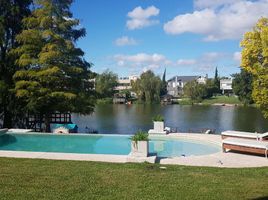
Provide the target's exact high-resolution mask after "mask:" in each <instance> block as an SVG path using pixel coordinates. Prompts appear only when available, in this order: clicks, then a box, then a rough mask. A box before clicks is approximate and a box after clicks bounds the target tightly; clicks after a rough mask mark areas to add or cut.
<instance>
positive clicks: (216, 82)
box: [214, 67, 220, 93]
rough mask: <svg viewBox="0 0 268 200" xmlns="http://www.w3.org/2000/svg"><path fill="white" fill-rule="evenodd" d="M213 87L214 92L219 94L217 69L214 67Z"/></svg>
mask: <svg viewBox="0 0 268 200" xmlns="http://www.w3.org/2000/svg"><path fill="white" fill-rule="evenodd" d="M214 85H215V88H216V90H215V92H216V93H220V77H219V74H218V68H217V67H216V69H215V76H214Z"/></svg>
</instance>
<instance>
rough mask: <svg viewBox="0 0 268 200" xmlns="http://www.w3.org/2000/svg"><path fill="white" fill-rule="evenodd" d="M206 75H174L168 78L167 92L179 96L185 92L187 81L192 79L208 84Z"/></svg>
mask: <svg viewBox="0 0 268 200" xmlns="http://www.w3.org/2000/svg"><path fill="white" fill-rule="evenodd" d="M207 79H208V77H207V75H206V76H174V77H173V78H171V79H169V80H168V84H167V93H168V94H169V95H172V96H174V97H179V96H181V95H182V94H183V87H184V86H185V84H186V83H188V82H191V81H197V83H199V84H206V82H207Z"/></svg>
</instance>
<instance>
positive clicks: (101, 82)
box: [95, 70, 118, 98]
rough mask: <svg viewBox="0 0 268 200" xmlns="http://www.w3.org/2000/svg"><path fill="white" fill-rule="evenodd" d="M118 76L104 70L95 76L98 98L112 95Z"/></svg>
mask: <svg viewBox="0 0 268 200" xmlns="http://www.w3.org/2000/svg"><path fill="white" fill-rule="evenodd" d="M117 79H118V76H117V75H116V74H115V73H113V72H111V71H109V70H106V71H104V72H103V73H102V74H99V75H97V77H96V81H95V83H96V92H97V94H98V97H99V98H106V97H112V96H113V94H114V87H115V86H117V84H118V82H117Z"/></svg>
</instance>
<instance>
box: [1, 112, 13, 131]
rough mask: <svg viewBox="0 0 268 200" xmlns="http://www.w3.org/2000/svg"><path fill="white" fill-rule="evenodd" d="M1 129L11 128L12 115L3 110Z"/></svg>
mask: <svg viewBox="0 0 268 200" xmlns="http://www.w3.org/2000/svg"><path fill="white" fill-rule="evenodd" d="M3 128H12V114H11V113H10V112H9V111H8V110H6V109H4V119H3Z"/></svg>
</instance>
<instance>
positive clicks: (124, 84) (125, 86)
mask: <svg viewBox="0 0 268 200" xmlns="http://www.w3.org/2000/svg"><path fill="white" fill-rule="evenodd" d="M138 78H139V76H137V75H132V76H128V77H120V78H119V79H118V85H117V86H116V87H115V88H114V90H116V91H118V92H120V91H122V90H131V89H132V86H131V82H132V81H136V80H137V79H138ZM135 95H136V94H135V93H134V92H132V91H131V96H135Z"/></svg>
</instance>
